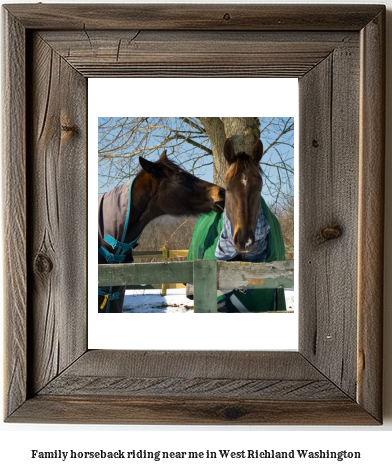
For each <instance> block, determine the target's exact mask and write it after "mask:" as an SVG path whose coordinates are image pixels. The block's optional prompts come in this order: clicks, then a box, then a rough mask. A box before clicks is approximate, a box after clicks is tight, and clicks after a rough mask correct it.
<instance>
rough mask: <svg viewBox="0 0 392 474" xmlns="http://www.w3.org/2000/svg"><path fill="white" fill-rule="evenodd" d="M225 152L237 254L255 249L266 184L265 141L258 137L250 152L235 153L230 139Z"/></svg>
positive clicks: (229, 210) (229, 212)
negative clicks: (263, 170)
mask: <svg viewBox="0 0 392 474" xmlns="http://www.w3.org/2000/svg"><path fill="white" fill-rule="evenodd" d="M223 153H224V156H225V158H226V161H227V163H228V164H229V168H228V171H227V173H226V209H225V211H226V215H227V218H228V220H229V221H230V222H231V225H232V230H233V233H232V239H233V243H234V247H235V249H236V251H237V253H238V254H247V253H249V252H251V251H252V249H253V246H254V243H255V226H256V222H257V217H258V213H259V209H260V193H261V188H262V186H263V180H262V177H261V170H260V160H261V157H262V156H263V144H262V143H261V141H260V140H257V142H256V143H255V145H254V147H253V151H252V153H251V154H250V155H248V154H247V153H245V152H240V153H235V152H234V147H233V144H232V142H231V140H230V139H229V138H228V139H227V140H226V141H225V145H224V148H223Z"/></svg>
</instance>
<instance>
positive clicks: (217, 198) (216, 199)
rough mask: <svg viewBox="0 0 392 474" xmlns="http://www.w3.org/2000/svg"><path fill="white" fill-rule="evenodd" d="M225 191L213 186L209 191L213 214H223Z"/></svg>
mask: <svg viewBox="0 0 392 474" xmlns="http://www.w3.org/2000/svg"><path fill="white" fill-rule="evenodd" d="M225 193H226V192H225V190H224V188H221V187H220V186H214V188H213V189H212V190H211V194H210V195H211V198H212V200H213V204H212V208H213V210H214V211H215V212H223V210H224V208H225Z"/></svg>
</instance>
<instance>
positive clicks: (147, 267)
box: [98, 262, 193, 286]
mask: <svg viewBox="0 0 392 474" xmlns="http://www.w3.org/2000/svg"><path fill="white" fill-rule="evenodd" d="M192 281H193V263H192V262H170V264H169V263H168V262H166V263H163V262H155V263H132V264H127V263H120V264H105V265H98V285H99V286H110V285H113V286H121V285H141V284H148V283H188V282H190V283H192Z"/></svg>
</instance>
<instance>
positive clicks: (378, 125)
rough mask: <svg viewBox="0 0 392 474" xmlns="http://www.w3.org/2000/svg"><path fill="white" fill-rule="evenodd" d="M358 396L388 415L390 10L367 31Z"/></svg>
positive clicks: (370, 408) (363, 35) (363, 86)
mask: <svg viewBox="0 0 392 474" xmlns="http://www.w3.org/2000/svg"><path fill="white" fill-rule="evenodd" d="M361 51H362V55H361V95H360V126H361V133H360V154H359V155H360V156H359V160H360V175H359V216H358V224H359V225H358V374H357V377H358V386H357V399H358V401H359V403H361V405H362V406H364V408H365V409H367V410H368V411H369V412H370V413H373V414H374V416H375V417H376V418H377V419H379V420H380V419H381V418H382V343H383V338H382V314H383V284H382V282H383V271H384V259H383V248H384V166H385V163H384V159H383V157H384V155H385V12H384V11H383V12H381V13H380V14H379V15H378V16H377V17H376V18H374V20H373V21H372V22H370V23H369V24H368V25H367V26H366V28H364V29H363V30H362V31H361Z"/></svg>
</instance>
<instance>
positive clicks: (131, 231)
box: [98, 151, 225, 313]
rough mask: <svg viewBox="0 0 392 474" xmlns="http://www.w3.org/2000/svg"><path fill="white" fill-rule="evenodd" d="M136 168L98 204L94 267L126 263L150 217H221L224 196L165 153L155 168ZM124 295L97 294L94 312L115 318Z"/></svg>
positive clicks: (118, 291)
mask: <svg viewBox="0 0 392 474" xmlns="http://www.w3.org/2000/svg"><path fill="white" fill-rule="evenodd" d="M139 163H140V166H141V168H142V169H141V170H140V171H139V173H138V174H137V175H136V176H135V178H134V179H133V181H132V180H130V181H127V182H126V183H124V184H122V185H119V186H117V187H116V188H114V189H112V190H111V191H109V192H107V193H105V194H103V195H102V196H100V197H99V198H98V263H99V264H105V263H116V262H119V263H121V262H132V261H133V258H132V248H133V247H134V246H136V243H137V240H138V238H139V237H140V234H141V233H142V231H143V229H144V228H145V227H146V225H147V224H148V223H149V222H151V221H152V220H153V219H155V218H156V217H159V216H162V215H164V214H169V215H173V216H179V215H186V214H193V215H195V214H196V215H197V214H202V213H207V212H210V211H215V212H217V213H220V212H222V211H223V208H224V199H225V190H224V189H223V188H221V187H220V186H217V185H215V184H212V183H209V182H207V181H203V180H202V179H199V178H197V177H196V176H193V175H192V174H191V173H189V172H187V171H185V170H183V169H181V168H180V167H179V166H178V165H177V164H175V163H174V162H173V161H171V160H170V159H168V157H167V156H166V152H165V151H164V152H163V153H162V155H161V156H160V158H159V160H158V161H156V162H151V161H148V160H146V159H144V158H141V157H140V158H139ZM124 295H125V287H104V288H99V290H98V311H99V312H111V313H121V312H122V307H123V302H124Z"/></svg>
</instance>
